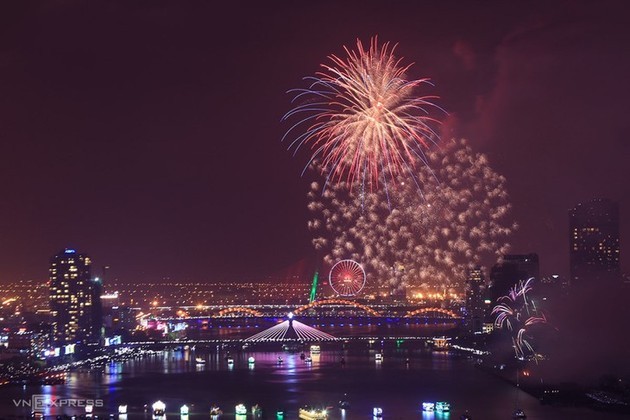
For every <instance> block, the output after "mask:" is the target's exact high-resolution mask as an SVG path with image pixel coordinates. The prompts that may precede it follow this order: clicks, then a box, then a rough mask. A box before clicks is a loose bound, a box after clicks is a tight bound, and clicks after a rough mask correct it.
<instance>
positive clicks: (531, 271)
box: [490, 253, 540, 302]
mask: <svg viewBox="0 0 630 420" xmlns="http://www.w3.org/2000/svg"><path fill="white" fill-rule="evenodd" d="M532 277H533V278H535V279H536V280H539V279H540V268H539V261H538V254H535V253H531V254H508V255H504V256H503V261H501V262H500V263H497V264H495V265H494V266H493V267H492V269H491V270H490V282H491V285H490V298H491V300H492V301H493V302H496V301H497V299H498V298H499V297H501V296H504V295H507V294H508V292H509V290H510V288H512V287H513V286H514V285H515V284H516V283H518V281H519V280H527V279H529V278H532Z"/></svg>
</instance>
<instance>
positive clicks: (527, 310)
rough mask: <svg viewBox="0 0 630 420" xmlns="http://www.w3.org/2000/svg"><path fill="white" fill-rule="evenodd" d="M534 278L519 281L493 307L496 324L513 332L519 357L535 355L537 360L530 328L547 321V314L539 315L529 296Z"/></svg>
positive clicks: (515, 350) (515, 348) (513, 341)
mask: <svg viewBox="0 0 630 420" xmlns="http://www.w3.org/2000/svg"><path fill="white" fill-rule="evenodd" d="M533 280H534V279H533V278H530V279H529V280H527V281H519V282H518V283H517V284H516V285H514V286H513V287H512V288H511V289H510V291H509V293H508V294H507V295H506V296H502V297H500V298H499V299H498V301H497V305H496V306H495V307H494V308H492V315H495V316H496V318H495V320H494V325H495V326H496V327H497V328H503V329H506V330H508V331H510V332H511V333H512V344H513V347H514V352H515V353H516V357H518V358H519V359H524V358H525V357H526V356H533V357H534V359H536V360H537V354H536V352H535V351H534V348H533V347H532V344H531V335H530V334H529V333H530V329H531V327H532V326H534V325H538V324H546V323H547V318H546V317H545V315H544V314H540V315H538V311H537V310H536V307H535V306H534V305H533V304H532V303H531V301H529V300H528V298H527V294H528V293H529V292H530V291H531V289H532V287H531V283H532V282H533Z"/></svg>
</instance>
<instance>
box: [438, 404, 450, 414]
mask: <svg viewBox="0 0 630 420" xmlns="http://www.w3.org/2000/svg"><path fill="white" fill-rule="evenodd" d="M435 411H437V412H439V413H447V412H449V411H451V405H450V404H449V403H447V402H446V401H436V402H435Z"/></svg>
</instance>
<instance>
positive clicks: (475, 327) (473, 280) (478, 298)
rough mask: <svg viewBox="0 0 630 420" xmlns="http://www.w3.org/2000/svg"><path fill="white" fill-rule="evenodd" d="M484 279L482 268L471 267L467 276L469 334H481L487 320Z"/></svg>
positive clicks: (467, 324)
mask: <svg viewBox="0 0 630 420" xmlns="http://www.w3.org/2000/svg"><path fill="white" fill-rule="evenodd" d="M484 289H485V288H484V277H483V271H482V269H481V267H479V266H476V267H471V268H469V269H468V270H467V275H466V326H467V330H468V332H469V333H480V332H482V330H483V324H484V319H485V309H486V308H485V305H484V293H485V290H484Z"/></svg>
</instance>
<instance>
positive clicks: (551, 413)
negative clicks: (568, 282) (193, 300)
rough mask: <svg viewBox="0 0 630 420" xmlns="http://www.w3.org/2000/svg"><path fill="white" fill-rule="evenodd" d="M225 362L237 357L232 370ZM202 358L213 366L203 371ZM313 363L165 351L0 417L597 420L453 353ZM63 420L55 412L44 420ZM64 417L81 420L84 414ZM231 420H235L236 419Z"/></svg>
mask: <svg viewBox="0 0 630 420" xmlns="http://www.w3.org/2000/svg"><path fill="white" fill-rule="evenodd" d="M382 351H384V360H383V361H382V362H380V363H376V362H375V354H376V353H377V352H379V353H380V352H382ZM305 353H306V355H308V352H305ZM228 356H229V357H232V358H233V359H234V365H233V366H232V368H230V367H229V365H228V362H227V357H228ZM250 356H251V357H254V358H255V363H254V364H250V363H248V358H249V357H250ZM197 357H200V358H202V359H204V360H206V363H205V364H203V365H200V364H197V363H196V361H195V359H196V358H197ZM278 357H282V359H283V363H282V364H279V363H278ZM311 357H312V363H307V362H306V361H305V360H303V359H302V358H301V357H300V353H299V352H298V353H286V352H282V351H276V352H273V351H270V352H254V351H236V350H234V349H232V350H231V352H230V353H228V352H227V351H226V350H225V349H220V348H215V347H211V348H206V349H203V348H198V349H197V350H196V351H192V350H191V351H165V352H161V353H156V354H153V355H147V356H146V357H144V358H142V359H137V360H130V361H127V362H122V363H112V364H108V365H106V366H105V367H104V368H102V369H101V370H96V371H90V372H88V371H76V372H71V373H69V374H68V380H67V383H66V384H64V385H55V386H29V387H27V388H26V389H23V388H22V387H12V388H5V389H3V390H2V391H3V395H4V394H6V395H7V396H8V398H2V399H0V414H2V415H4V414H5V413H7V412H9V413H11V414H22V415H23V414H25V413H24V409H16V408H15V407H13V405H12V404H11V398H16V399H18V398H25V399H30V397H31V395H32V394H44V395H47V396H48V397H50V398H53V399H56V398H89V399H96V398H102V399H103V400H104V401H105V404H106V409H102V410H101V412H100V413H99V412H98V410H96V411H97V414H98V415H99V416H105V415H106V414H108V413H115V412H116V411H117V407H118V405H119V404H127V405H128V408H129V413H130V417H129V418H136V417H137V415H138V414H139V413H140V414H142V413H143V410H144V409H143V407H144V405H145V404H148V405H150V404H151V403H152V402H153V401H155V400H157V399H161V400H162V401H164V402H165V403H166V404H167V411H168V412H169V413H168V414H169V419H179V418H180V417H179V412H178V410H179V407H180V406H181V405H183V404H184V403H185V404H187V405H188V406H189V407H190V408H191V416H190V418H191V419H196V418H205V419H207V418H208V413H209V408H210V405H211V404H212V403H218V404H219V405H220V406H221V407H222V408H223V410H224V412H226V413H230V412H231V413H233V412H234V407H235V405H236V404H238V403H241V402H243V403H245V404H246V405H247V406H248V407H251V405H253V404H256V403H260V404H261V405H262V407H263V408H264V409H267V411H268V413H267V414H270V413H274V412H275V410H277V409H280V408H283V409H286V410H287V413H288V414H287V416H285V418H287V419H294V418H296V417H297V408H298V407H299V406H301V405H304V404H313V405H320V406H331V407H335V408H334V409H333V410H332V418H333V419H339V418H343V419H346V420H349V419H361V418H364V419H367V418H370V417H371V411H372V408H373V407H375V406H381V407H383V409H384V412H385V418H386V419H388V420H389V419H394V418H400V419H414V418H415V419H423V420H445V419H456V418H459V415H460V414H461V413H463V412H464V410H469V411H470V412H471V414H473V417H474V418H477V419H479V418H509V416H510V415H511V412H512V411H513V410H514V401H515V399H518V401H519V405H520V406H522V407H523V408H524V409H525V411H526V412H527V414H528V418H529V419H547V418H554V419H563V418H567V419H569V418H571V419H573V418H586V417H588V418H589V419H593V418H597V417H593V416H592V415H591V414H592V413H591V412H590V411H589V412H587V413H588V414H589V415H588V416H584V417H579V415H581V414H583V413H582V412H579V411H578V416H575V415H570V416H569V415H565V414H566V413H565V411H567V410H569V411H571V409H553V408H549V407H545V406H541V405H539V404H538V402H537V400H535V399H534V398H532V397H530V396H529V395H527V394H524V393H523V392H521V391H519V390H517V389H516V388H513V387H511V386H509V385H507V384H506V383H505V382H503V381H502V380H499V379H498V378H495V377H493V376H490V375H488V374H486V373H484V372H482V371H480V370H478V369H476V368H474V366H473V364H472V362H471V361H469V360H466V359H461V358H455V357H453V355H450V354H449V353H448V352H434V353H430V352H428V351H426V350H422V349H419V350H418V349H416V350H410V349H385V350H383V347H382V345H381V343H375V345H374V346H372V348H370V349H368V348H362V349H353V350H352V351H349V350H342V349H338V350H326V349H324V350H322V353H321V354H313V355H311ZM342 359H343V360H344V361H345V363H342ZM407 359H409V363H407ZM4 391H7V392H4ZM346 393H347V394H348V400H349V401H350V404H351V407H350V409H349V410H347V411H346V412H344V413H342V412H341V410H339V409H337V408H336V406H337V402H338V401H339V400H340V399H342V398H345V397H343V396H344V394H346ZM436 400H445V401H449V402H451V404H452V407H453V413H452V414H450V415H449V414H447V413H445V414H442V413H422V412H421V410H420V404H421V402H422V401H436ZM20 410H21V411H20ZM573 410H575V409H573ZM69 411H70V412H69ZM61 413H62V411H59V410H56V409H54V408H50V409H49V410H47V413H46V414H48V415H56V414H61ZM63 413H65V414H82V413H83V412H82V411H81V410H78V409H77V410H66V411H64V412H63ZM359 413H361V414H360V415H359ZM201 414H203V415H201ZM227 418H234V414H231V417H229V416H228V417H227Z"/></svg>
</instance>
